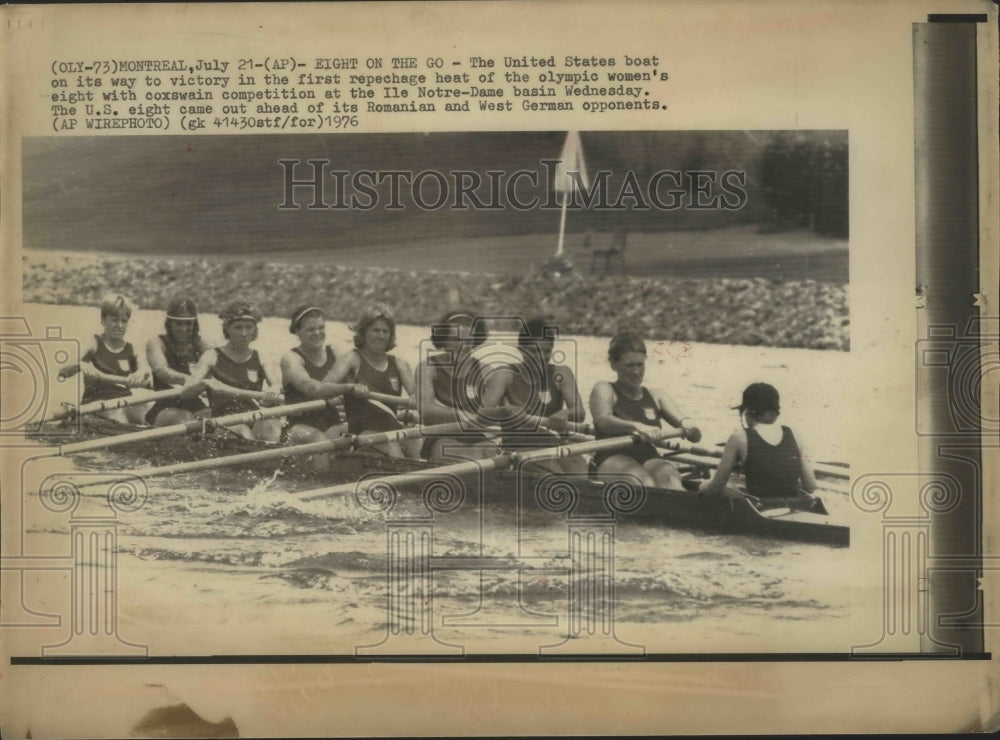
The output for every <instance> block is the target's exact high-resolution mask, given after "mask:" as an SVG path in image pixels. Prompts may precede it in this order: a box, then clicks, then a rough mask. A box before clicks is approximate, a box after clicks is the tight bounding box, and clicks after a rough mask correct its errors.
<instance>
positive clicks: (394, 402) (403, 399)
mask: <svg viewBox="0 0 1000 740" xmlns="http://www.w3.org/2000/svg"><path fill="white" fill-rule="evenodd" d="M364 398H367V399H369V400H371V401H379V402H380V403H384V404H385V405H386V406H393V407H395V408H403V409H415V408H416V407H417V399H415V398H411V397H409V396H393V395H390V394H388V393H376V392H374V391H368V393H366V394H365V395H364Z"/></svg>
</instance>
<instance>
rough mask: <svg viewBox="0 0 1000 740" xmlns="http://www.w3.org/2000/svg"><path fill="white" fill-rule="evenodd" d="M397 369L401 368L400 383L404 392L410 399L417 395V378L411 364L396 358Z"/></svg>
mask: <svg viewBox="0 0 1000 740" xmlns="http://www.w3.org/2000/svg"><path fill="white" fill-rule="evenodd" d="M396 367H398V368H399V382H400V383H401V384H402V385H403V390H404V391H406V395H408V396H409V397H410V398H415V397H416V395H417V385H416V376H415V375H414V372H413V368H412V367H410V363H408V362H407V361H406V360H403V359H401V358H399V357H397V358H396Z"/></svg>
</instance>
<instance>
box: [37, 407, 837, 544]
mask: <svg viewBox="0 0 1000 740" xmlns="http://www.w3.org/2000/svg"><path fill="white" fill-rule="evenodd" d="M77 421H78V422H79V424H78V425H77V426H75V427H74V428H73V429H72V430H71V431H73V432H75V433H76V434H75V435H74V436H73V437H72V439H73V440H74V441H76V440H80V439H82V438H99V437H108V436H114V435H121V434H129V433H132V432H134V431H138V430H142V429H144V428H145V427H140V426H134V425H130V424H123V423H121V422H118V421H113V420H110V419H106V418H102V417H100V416H93V415H92V416H88V417H83V418H81V419H79V420H77ZM66 434H67V427H65V426H61V427H60V426H46V427H43V428H42V429H39V430H38V431H37V432H36V433H35V434H34V435H33V436H34V437H35V438H36V439H38V440H39V441H42V442H46V441H48V442H51V443H57V444H64V443H65V442H66V441H67V437H66ZM278 448H279V446H277V445H273V444H268V443H265V442H260V441H256V440H248V439H245V438H243V437H241V436H239V435H236V434H233V433H232V432H228V431H227V430H225V429H216V430H212V431H210V432H207V433H206V434H204V435H196V436H193V437H192V436H174V437H170V438H167V439H162V440H157V441H156V442H152V443H148V442H147V443H143V442H136V443H133V444H131V445H129V446H128V448H127V449H126V450H121V449H119V451H118V452H117V453H115V454H114V455H113V457H111V458H109V457H108V456H107V453H102V455H101V456H98V457H96V458H91V459H89V460H88V462H89V463H91V464H92V465H97V466H99V467H103V468H104V469H107V467H108V464H109V463H114V462H120V461H121V460H122V459H125V460H129V461H130V462H131V463H132V464H134V463H135V461H137V460H148V461H152V462H155V463H156V464H157V465H163V464H167V463H171V462H174V461H177V462H186V461H192V460H211V459H216V458H222V457H224V456H240V455H245V456H247V457H248V458H250V459H252V458H253V453H258V452H261V451H264V450H275V453H277V450H278ZM272 454H273V453H272ZM532 454H533V453H532ZM674 454H675V455H677V453H676V452H675V453H674ZM677 457H678V458H679V459H678V460H677V462H679V463H682V464H683V465H684V466H685V467H684V468H682V470H685V471H686V472H688V473H692V474H696V473H698V472H703V471H704V470H705V467H706V466H707V465H710V463H709V462H707V461H704V460H701V459H699V458H696V457H692V456H690V455H687V456H680V455H677ZM234 459H236V458H234ZM307 460H308V458H307V456H304V455H303V456H299V457H292V458H288V459H285V460H282V462H281V468H282V473H283V475H284V476H285V477H287V478H289V479H291V480H293V481H296V482H299V481H304V482H305V483H306V485H308V484H313V485H314V484H315V483H316V482H317V481H321V482H322V483H323V484H324V485H329V484H342V485H344V486H346V488H348V489H352V490H354V484H356V483H357V482H358V481H361V480H371V479H372V476H379V478H377V480H385V481H388V482H393V481H394V479H399V480H401V481H403V480H404V479H405V482H402V483H400V484H399V486H398V488H399V491H400V495H401V496H411V495H412V496H413V497H414V498H415V497H416V494H420V495H421V496H422V494H423V490H420V489H422V488H426V486H427V484H429V483H431V482H432V481H434V480H436V477H435V476H436V471H439V470H441V467H440V463H439V461H427V460H402V459H394V458H389V457H387V456H385V455H382V454H379V453H371V452H366V451H363V450H354V451H350V452H346V453H342V454H340V455H339V456H338V457H337V458H336V459H335V460H334V461H333V463H332V465H331V470H330V471H329V472H328V473H324V474H322V475H321V474H318V473H315V472H313V471H312V468H311V466H310V465H309V464H308V462H307ZM452 467H454V466H452ZM458 467H462V466H461V465H459V466H458ZM515 468H516V464H515V465H510V464H509V463H505V464H504V465H501V466H496V469H492V470H490V471H489V472H488V473H486V474H482V471H481V466H478V465H477V464H474V463H472V464H469V473H467V474H464V475H460V476H458V479H459V480H461V482H462V485H463V486H465V487H466V488H467V489H468V490H469V491H472V490H474V489H477V488H478V487H479V486H480V485H482V486H484V487H485V489H487V491H488V495H485V494H486V491H484V492H483V493H484V495H482V496H481V497H480V496H469V497H466V498H468V499H469V500H482V501H489V502H490V504H491V505H495V506H499V507H504V506H508V507H509V506H517V507H518V508H519V509H520V514H521V515H522V516H523V517H524V520H525V521H527V522H530V521H531V520H532V519H533V518H534V517H535V516H536V515H544V514H545V513H546V512H550V513H551V512H552V511H553V510H554V509H553V505H552V501H551V500H552V499H553V496H555V497H556V498H558V499H560V500H563V501H565V500H566V498H567V497H569V498H571V499H573V501H574V502H575V503H574V507H575V508H574V510H573V512H572V516H574V517H577V516H597V517H605V518H606V517H614V519H615V520H617V521H636V522H642V523H646V524H656V525H660V526H665V527H671V528H680V529H691V530H696V531H705V532H718V533H724V534H739V535H749V536H755V537H769V538H776V539H784V540H794V541H801V542H809V543H816V544H823V545H830V546H835V547H847V546H849V544H850V529H849V528H848V527H846V526H843V525H840V524H837V523H835V522H831V521H830V515H829V512H828V511H827V509H826V508H825V507H824V505H823V503H822V501H821V500H820V499H818V498H815V497H812V496H807V495H802V496H795V497H785V498H778V499H768V498H761V499H757V498H753V497H747V496H733V495H711V494H703V493H701V492H699V491H697V490H687V489H685V490H667V489H659V488H642V487H641V486H638V485H629V484H628V483H627V482H625V483H624V484H623V483H622V482H619V481H614V480H608V481H598V480H593V479H591V478H583V477H569V476H566V475H561V476H555V475H552V474H534V473H529V472H526V471H525V470H517V469H515ZM238 469H239V470H240V472H241V473H243V474H249V475H253V476H257V477H262V476H267V475H270V474H271V473H273V472H274V469H275V464H274V463H273V462H270V461H260V462H252V463H248V464H246V465H242V464H241V465H240V466H239V467H238ZM127 470H128V468H126V471H123V472H127ZM149 470H155V468H152V469H147V472H148V471H149ZM414 474H416V476H415V478H416V480H417V481H419V482H417V483H414V482H413V479H414ZM238 477H239V478H240V479H244V477H243V476H238ZM688 483H689V484H690V485H691V487H692V488H695V487H696V485H697V484H696V481H694V480H689V481H688ZM555 508H556V509H558V508H559V507H555ZM562 510H563V512H564V513H566V511H567V510H566V509H565V506H563V509H562Z"/></svg>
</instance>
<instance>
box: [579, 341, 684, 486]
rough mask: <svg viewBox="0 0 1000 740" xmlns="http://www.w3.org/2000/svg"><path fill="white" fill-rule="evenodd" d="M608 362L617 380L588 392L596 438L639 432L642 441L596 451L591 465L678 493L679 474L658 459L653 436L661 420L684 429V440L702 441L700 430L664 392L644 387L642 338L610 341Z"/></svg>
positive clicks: (608, 472) (644, 351) (599, 469)
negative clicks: (651, 437) (619, 447)
mask: <svg viewBox="0 0 1000 740" xmlns="http://www.w3.org/2000/svg"><path fill="white" fill-rule="evenodd" d="M608 361H609V362H610V364H611V368H612V369H613V370H614V371H615V373H616V375H617V379H616V380H615V381H614V382H610V383H609V382H607V381H603V380H602V381H600V382H598V383H597V384H596V385H595V386H594V389H593V391H592V392H591V394H590V413H591V416H592V417H593V419H594V428H595V430H596V431H597V438H598V439H603V438H607V437H617V436H621V435H625V434H635V435H636V436H637V438H638V439H637V441H636V442H635V443H634V444H632V445H631V446H628V447H623V448H621V449H618V450H607V451H604V452H598V453H597V454H596V455H595V456H594V460H593V463H592V465H593V468H594V470H595V471H596V472H598V473H601V474H612V475H616V474H628V475H632V476H635V477H636V478H638V479H639V480H640V481H641V482H642V483H643V484H644V485H646V486H656V487H658V488H667V489H671V490H680V489H681V488H682V487H683V485H682V481H681V477H680V473H679V472H678V471H677V468H676V467H675V466H674V464H673V463H671V462H670V461H669V460H665V459H663V458H661V457H660V454H659V452H658V451H657V448H656V446H655V445H654V444H653V442H652V440H651V439H650V437H649V435H650V433H652V432H654V431H657V430H659V429H660V428H661V420H662V421H666V422H667V423H668V424H670V425H671V426H673V427H676V428H679V429H681V430H683V432H684V436H685V437H686V438H687V439H690V440H692V441H694V442H697V441H698V440H699V439H701V431H700V430H699V429H698V428H697V427H696V426H694V425H693V424H692V423H691V420H690V419H689V418H688V417H686V416H684V414H683V413H681V411H680V409H679V408H678V406H677V404H676V403H675V402H674V401H673V399H671V398H670V396H668V395H667V394H666V393H665V392H664V391H662V390H660V389H658V388H647V387H645V386H644V385H643V384H642V381H643V378H644V377H645V374H646V345H645V343H644V342H643V341H642V339H641V338H640V337H639V335H637V334H635V333H633V332H623V333H620V334H616V335H615V336H614V337H612V339H611V344H610V347H609V349H608Z"/></svg>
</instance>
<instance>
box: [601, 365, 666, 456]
mask: <svg viewBox="0 0 1000 740" xmlns="http://www.w3.org/2000/svg"><path fill="white" fill-rule="evenodd" d="M611 387H612V388H614V389H615V406H614V410H613V412H614V415H615V416H617V417H618V418H619V419H625V420H626V421H638V422H641V423H643V424H649V425H650V426H657V427H658V426H660V410H659V408H657V406H656V401H654V400H653V396H652V394H651V393H650V392H649V389H648V388H646V386H643V387H642V397H641V398H639V399H638V400H635V399H632V398H628V397H627V396H626V395H625V394H624V393H622V391H621V389H619V387H618V383H617V382H615V383H612V384H611ZM616 436H620V435H618V434H606V433H605V434H602V433H601V432H597V438H598V439H607V438H608V437H616ZM612 455H626V456H627V457H631V458H632V459H633V460H635V461H636V462H637V463H639V464H640V465H642V464H643V463H644V462H646V461H647V460H653V459H655V458H657V457H659V456H660V454H659V452H657V450H656V446H655V445H653V444H651V443H650V442H638V443H635V444H633V445H632V446H631V447H622V448H621V449H618V450H604V451H602V452H598V453H597V454H595V455H594V462H593V463H592V465H593V467H594V468H597V466H599V465H600V464H601V463H603V462H604V461H605V460H607V459H608V458H609V457H611V456H612Z"/></svg>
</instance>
